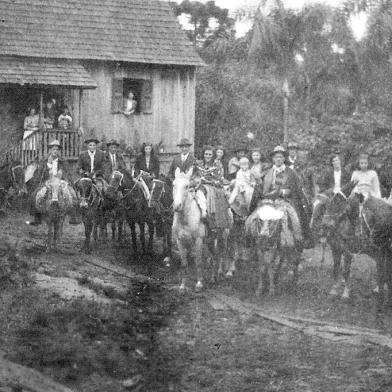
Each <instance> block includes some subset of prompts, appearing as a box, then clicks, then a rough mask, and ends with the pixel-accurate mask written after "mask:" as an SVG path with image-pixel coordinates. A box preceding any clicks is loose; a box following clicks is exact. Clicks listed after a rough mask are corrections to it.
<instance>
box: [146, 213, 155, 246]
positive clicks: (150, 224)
mask: <svg viewBox="0 0 392 392" xmlns="http://www.w3.org/2000/svg"><path fill="white" fill-rule="evenodd" d="M147 227H148V245H147V253H148V254H153V241H154V222H153V221H152V220H151V221H150V222H147Z"/></svg>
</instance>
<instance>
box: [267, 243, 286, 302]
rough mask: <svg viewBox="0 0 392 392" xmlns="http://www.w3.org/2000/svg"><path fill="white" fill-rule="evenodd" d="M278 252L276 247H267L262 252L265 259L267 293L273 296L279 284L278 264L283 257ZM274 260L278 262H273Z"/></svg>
mask: <svg viewBox="0 0 392 392" xmlns="http://www.w3.org/2000/svg"><path fill="white" fill-rule="evenodd" d="M280 253H281V252H278V251H277V249H276V248H274V249H269V250H267V251H266V252H265V253H264V259H265V260H267V261H266V265H267V269H268V270H267V274H268V280H269V290H268V294H269V295H270V296H274V295H275V294H276V288H277V286H278V284H279V273H278V271H279V270H280V264H281V263H282V262H283V257H282V255H281V254H280ZM277 256H278V257H277ZM276 260H277V262H278V264H275V262H276Z"/></svg>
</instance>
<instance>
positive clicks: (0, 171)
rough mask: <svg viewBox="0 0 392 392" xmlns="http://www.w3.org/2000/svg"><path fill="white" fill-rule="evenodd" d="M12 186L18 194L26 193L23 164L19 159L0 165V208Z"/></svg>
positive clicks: (3, 204) (2, 206)
mask: <svg viewBox="0 0 392 392" xmlns="http://www.w3.org/2000/svg"><path fill="white" fill-rule="evenodd" d="M10 188H14V189H15V190H16V191H17V192H18V195H19V196H22V195H24V194H26V193H27V190H26V184H25V177H24V170H23V166H22V165H21V164H20V162H19V161H11V162H7V163H5V164H4V165H3V166H1V167H0V210H3V209H4V207H5V205H6V203H7V193H8V191H9V189H10Z"/></svg>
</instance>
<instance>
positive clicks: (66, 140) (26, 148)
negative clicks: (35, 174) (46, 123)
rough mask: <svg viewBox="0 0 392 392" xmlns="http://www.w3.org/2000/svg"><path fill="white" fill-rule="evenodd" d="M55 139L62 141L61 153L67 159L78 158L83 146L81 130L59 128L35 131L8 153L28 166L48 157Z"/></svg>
mask: <svg viewBox="0 0 392 392" xmlns="http://www.w3.org/2000/svg"><path fill="white" fill-rule="evenodd" d="M54 140H58V141H59V142H60V143H61V146H62V151H61V155H62V157H64V158H65V159H76V158H77V157H78V156H79V153H80V146H81V136H80V134H79V132H78V131H75V130H57V129H43V130H38V131H35V132H33V133H32V134H31V135H29V136H28V137H27V138H25V139H23V140H21V141H20V142H19V143H18V144H17V145H15V146H14V147H12V148H11V149H10V150H9V152H8V155H9V156H10V157H11V158H12V159H16V160H20V161H21V162H22V165H23V166H27V165H29V164H30V163H32V162H34V161H35V160H40V159H42V158H44V157H46V156H47V154H48V152H49V144H50V143H51V142H52V141H54Z"/></svg>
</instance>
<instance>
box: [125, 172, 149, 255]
mask: <svg viewBox="0 0 392 392" xmlns="http://www.w3.org/2000/svg"><path fill="white" fill-rule="evenodd" d="M140 180H141V174H139V176H137V177H136V178H135V179H134V178H131V177H130V176H124V179H123V182H122V192H123V197H122V205H123V207H124V209H125V216H126V220H127V221H128V225H129V227H130V229H131V236H132V247H133V252H134V255H135V256H136V257H138V255H139V253H138V246H137V238H136V224H137V225H138V226H139V231H140V242H141V246H142V252H143V253H144V254H145V253H152V251H153V240H154V220H153V216H152V211H151V209H150V208H148V201H147V199H146V196H145V195H144V193H143V186H142V185H141V182H140ZM145 225H147V227H148V234H149V237H148V245H147V252H146V238H145V232H144V229H145Z"/></svg>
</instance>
